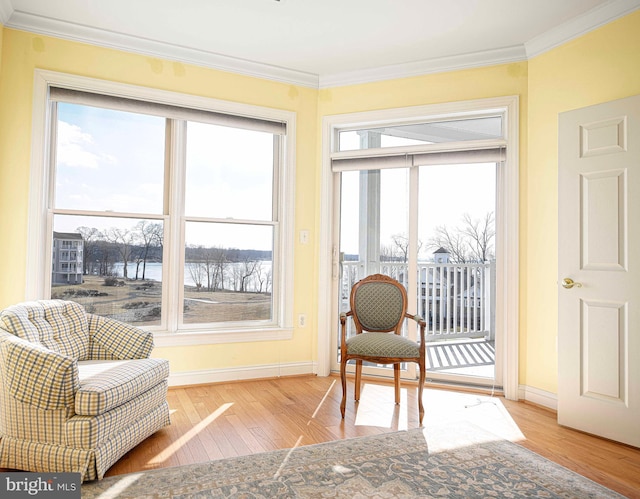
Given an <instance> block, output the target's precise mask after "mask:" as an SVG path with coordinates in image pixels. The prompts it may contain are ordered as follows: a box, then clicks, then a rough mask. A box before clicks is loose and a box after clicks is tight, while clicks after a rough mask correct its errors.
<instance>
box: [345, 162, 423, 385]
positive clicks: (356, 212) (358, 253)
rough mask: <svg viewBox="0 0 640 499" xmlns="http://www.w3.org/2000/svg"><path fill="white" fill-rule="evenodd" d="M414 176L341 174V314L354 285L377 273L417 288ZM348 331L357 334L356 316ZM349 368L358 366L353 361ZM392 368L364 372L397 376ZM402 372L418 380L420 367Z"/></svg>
mask: <svg viewBox="0 0 640 499" xmlns="http://www.w3.org/2000/svg"><path fill="white" fill-rule="evenodd" d="M409 177H410V170H409V169H408V168H394V169H384V170H380V169H377V170H360V171H348V172H343V173H342V174H341V176H340V214H339V220H340V242H339V269H340V275H339V282H340V284H339V295H340V296H339V301H340V304H339V307H340V308H339V311H340V312H347V311H348V310H349V309H350V306H349V297H350V293H351V288H352V287H353V285H354V284H355V283H356V282H357V281H359V280H360V279H363V278H365V277H367V276H369V275H372V274H384V275H388V276H390V277H393V278H394V279H397V280H398V281H400V282H401V283H402V284H403V285H404V286H405V288H407V290H408V291H409V290H411V289H413V283H412V279H410V274H409V263H410V262H409V260H410V258H414V259H415V255H412V254H411V252H410V251H409V240H410V236H409V234H410V227H409V219H410V217H409V213H410V192H409V190H410V180H409ZM408 294H409V296H410V295H411V293H408ZM410 300H411V298H410ZM410 303H411V302H410ZM410 308H413V307H410ZM347 334H348V335H351V334H355V332H354V329H353V322H352V321H351V320H348V321H347ZM403 334H406V335H408V336H409V337H412V338H415V329H412V328H411V327H410V326H409V328H407V330H405V331H404V333H403ZM338 359H339V351H338ZM348 367H349V368H350V369H352V366H351V365H349V366H348ZM391 367H392V366H391V365H386V366H383V365H372V364H367V363H364V364H363V372H364V373H365V374H372V375H383V376H388V375H392V370H391ZM402 375H403V376H405V377H407V376H408V377H412V378H415V366H414V365H413V364H408V365H406V366H405V365H403V366H402Z"/></svg>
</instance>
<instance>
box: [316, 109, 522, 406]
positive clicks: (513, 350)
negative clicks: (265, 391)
mask: <svg viewBox="0 0 640 499" xmlns="http://www.w3.org/2000/svg"><path fill="white" fill-rule="evenodd" d="M518 111H519V98H518V96H506V97H495V98H488V99H477V100H468V101H457V102H448V103H442V104H430V105H425V106H412V107H404V108H395V109H384V110H379V111H365V112H359V113H347V114H336V115H329V116H325V117H323V121H322V172H321V196H320V199H321V207H320V256H319V282H318V306H319V313H318V331H327V334H319V335H318V375H319V376H327V375H329V373H330V372H331V358H332V357H331V356H332V355H333V353H334V352H335V349H334V346H332V344H331V342H332V335H331V334H330V332H331V331H332V329H333V327H334V324H335V323H336V322H337V317H334V316H333V315H332V311H333V310H334V304H333V302H332V300H333V296H334V288H335V276H336V269H337V260H336V257H337V253H336V251H337V250H336V249H335V248H334V247H333V241H334V230H335V229H334V228H335V226H336V224H337V223H339V222H338V221H337V220H334V219H333V213H334V203H335V200H336V196H339V192H338V191H337V189H338V182H337V181H336V178H337V176H336V175H335V174H334V173H333V171H332V165H331V161H332V159H333V158H340V157H357V156H359V155H364V156H366V155H368V154H370V153H371V151H368V152H367V151H345V152H338V151H337V146H336V145H337V140H338V133H339V132H340V131H342V130H353V129H367V128H376V127H381V126H394V125H399V124H405V123H416V122H422V121H423V120H427V121H438V120H442V121H444V120H449V119H464V118H465V117H478V116H486V115H496V114H499V115H501V116H503V120H504V121H503V139H502V142H504V143H505V145H506V157H505V165H506V167H505V168H504V169H502V171H503V174H502V175H499V178H498V179H497V183H498V185H497V186H498V189H499V190H500V192H501V193H502V195H501V205H500V206H498V209H497V213H496V225H498V224H499V225H500V231H501V233H502V234H503V235H504V237H502V238H501V239H500V241H498V242H497V245H496V255H497V256H498V260H497V261H498V262H499V263H498V264H499V265H500V266H501V272H500V276H502V279H501V280H498V281H497V282H496V296H499V297H502V300H503V306H502V314H500V315H499V316H496V327H498V328H500V330H501V331H502V332H503V334H501V335H500V336H499V337H498V338H496V349H500V351H501V354H500V355H499V359H500V361H501V362H502V366H501V372H502V386H503V390H504V394H505V397H506V398H509V399H512V400H517V399H518V355H519V350H518V344H519V342H518V340H519V258H520V255H519V237H520V236H519V213H520V210H519V168H520V166H519V165H520V163H519V140H518V139H519V135H518V134H519V112H518ZM496 142H497V143H499V142H501V141H496ZM498 145H499V144H498ZM438 147H441V148H442V149H445V150H449V151H450V150H451V145H448V144H446V143H444V144H442V145H441V146H439V145H436V146H418V147H416V148H415V149H416V150H422V149H424V150H429V149H433V150H436V149H437V148H438ZM460 147H461V148H462V149H464V148H468V147H470V144H469V143H467V144H461V145H460ZM409 149H414V148H407V151H408V150H409ZM381 152H382V151H381ZM388 152H389V149H388V148H387V149H385V151H384V153H385V154H388ZM496 228H497V227H496ZM332 322H333V323H332Z"/></svg>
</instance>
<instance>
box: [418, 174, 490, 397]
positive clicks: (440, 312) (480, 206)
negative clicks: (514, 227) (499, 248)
mask: <svg viewBox="0 0 640 499" xmlns="http://www.w3.org/2000/svg"><path fill="white" fill-rule="evenodd" d="M496 170H497V164H496V163H473V164H448V165H423V166H420V167H419V188H418V190H419V202H418V204H419V207H418V239H419V251H418V287H419V292H418V296H419V298H418V303H417V307H418V313H419V314H420V315H422V316H423V317H424V318H425V320H426V322H427V352H426V356H427V359H426V360H427V379H431V380H440V381H456V382H460V383H465V384H483V385H490V386H491V385H495V376H496V372H495V366H496V347H495V340H496V320H495V317H496V251H495V248H496V245H495V242H496V241H495V239H496V223H495V214H496Z"/></svg>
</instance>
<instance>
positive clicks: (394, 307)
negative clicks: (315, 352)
mask: <svg viewBox="0 0 640 499" xmlns="http://www.w3.org/2000/svg"><path fill="white" fill-rule="evenodd" d="M350 307H351V310H349V311H348V312H346V313H342V314H340V324H341V328H342V334H341V341H340V378H341V381H342V403H341V404H340V412H341V413H342V418H343V419H344V412H345V407H346V401H347V378H346V372H347V362H349V361H350V360H352V359H355V361H356V380H355V397H354V398H355V400H356V401H359V400H360V377H361V373H362V361H367V362H372V363H375V364H393V373H394V381H395V402H396V404H399V403H400V364H401V363H403V362H416V363H417V364H418V369H419V372H420V377H419V382H418V410H419V417H420V424H422V419H423V418H424V407H423V406H422V389H423V387H424V381H425V337H424V330H425V326H426V323H425V322H424V320H422V318H421V317H419V316H417V315H410V314H408V313H407V291H406V290H405V289H404V286H403V285H402V284H400V283H399V282H398V281H396V280H395V279H393V278H391V277H388V276H386V275H382V274H374V275H370V276H369V277H366V278H364V279H362V280H360V281H358V282H357V283H355V284H354V285H353V288H352V289H351V297H350ZM348 317H352V318H353V323H354V326H355V333H356V334H355V335H352V336H350V337H349V338H347V319H348ZM407 318H408V319H412V320H414V321H416V322H417V323H418V329H419V335H420V342H419V343H416V342H414V341H411V340H410V339H408V338H405V337H404V336H402V326H403V324H404V320H405V319H407Z"/></svg>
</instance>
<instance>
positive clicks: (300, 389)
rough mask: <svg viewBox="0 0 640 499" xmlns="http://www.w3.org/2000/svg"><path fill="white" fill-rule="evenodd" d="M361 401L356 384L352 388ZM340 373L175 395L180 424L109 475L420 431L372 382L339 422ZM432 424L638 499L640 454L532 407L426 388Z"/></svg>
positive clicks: (383, 387) (408, 392) (172, 401)
mask: <svg viewBox="0 0 640 499" xmlns="http://www.w3.org/2000/svg"><path fill="white" fill-rule="evenodd" d="M348 387H349V397H351V398H352V397H353V382H352V381H351V382H350V383H349V385H348ZM341 394H342V390H341V388H340V379H339V378H338V377H333V376H332V377H327V378H324V377H314V376H305V377H293V378H279V379H270V380H258V381H243V382H233V383H223V384H213V385H199V386H192V387H186V388H171V389H170V390H169V405H170V407H171V410H172V416H171V417H172V425H171V426H169V427H167V428H165V429H163V430H161V431H159V432H158V433H156V434H155V435H153V436H152V437H150V438H149V439H147V440H146V441H145V442H143V443H141V444H140V445H138V446H137V447H136V448H135V449H133V450H131V451H130V452H129V453H127V454H126V455H125V456H124V457H123V458H122V459H121V460H120V461H118V462H117V463H116V464H115V465H114V466H113V467H112V468H111V469H110V470H109V471H108V473H107V476H113V475H119V474H122V473H131V472H134V471H140V470H148V469H153V468H161V467H168V466H179V465H183V464H190V463H196V462H202V461H207V460H211V459H220V458H225V457H231V456H239V455H245V454H251V453H257V452H263V451H269V450H275V449H281V448H290V447H295V446H299V445H308V444H314V443H320V442H327V441H331V440H337V439H342V438H351V437H357V436H362V435H372V434H379V433H385V432H391V431H398V430H405V429H409V428H417V427H418V426H419V425H418V409H417V401H416V390H415V388H414V387H412V386H407V387H404V388H403V390H402V402H401V404H400V406H396V405H395V404H394V403H393V386H392V385H390V384H384V383H378V382H370V381H365V384H364V385H363V391H362V398H361V401H360V403H359V404H358V406H357V407H356V405H355V404H354V402H353V400H352V399H351V400H349V399H348V402H347V411H346V418H345V420H344V421H343V420H342V419H341V417H340V409H339V406H340V398H341ZM424 405H425V411H426V414H425V420H424V424H425V426H428V425H435V424H441V423H452V422H455V421H470V422H472V423H473V424H475V425H477V426H480V427H482V428H484V429H486V430H488V431H491V432H493V433H495V434H497V435H499V436H501V437H504V438H507V439H509V440H512V441H514V442H517V443H518V444H520V445H522V446H524V447H527V448H529V449H530V450H532V451H534V452H537V453H538V454H540V455H542V456H544V457H546V458H548V459H550V460H552V461H555V462H557V463H559V464H561V465H563V466H565V467H567V468H569V469H572V470H574V471H576V472H578V473H580V474H582V475H584V476H586V477H588V478H590V479H592V480H594V481H596V482H599V483H601V484H603V485H605V486H607V487H609V488H611V489H613V490H616V491H617V492H619V493H621V494H623V495H626V496H628V497H632V498H640V449H636V448H632V447H628V446H625V445H621V444H618V443H614V442H610V441H607V440H603V439H600V438H597V437H593V436H590V435H586V434H584V433H581V432H578V431H574V430H571V429H568V428H564V427H561V426H559V425H558V424H557V423H556V414H555V413H554V412H552V411H549V410H546V409H544V408H541V407H537V406H535V405H532V404H527V403H522V402H513V401H509V400H506V399H504V398H502V397H497V396H496V397H490V396H485V395H478V394H473V393H463V392H459V391H447V390H442V389H430V388H427V389H425V393H424Z"/></svg>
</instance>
